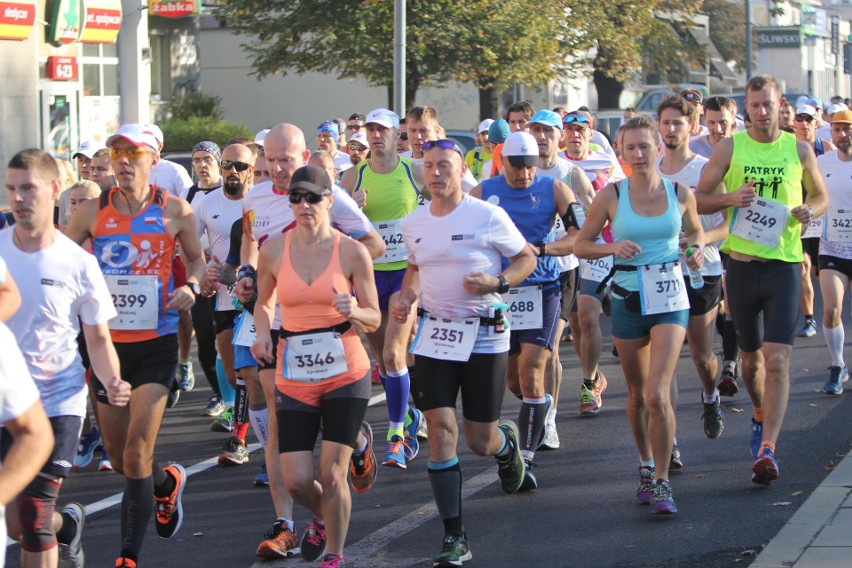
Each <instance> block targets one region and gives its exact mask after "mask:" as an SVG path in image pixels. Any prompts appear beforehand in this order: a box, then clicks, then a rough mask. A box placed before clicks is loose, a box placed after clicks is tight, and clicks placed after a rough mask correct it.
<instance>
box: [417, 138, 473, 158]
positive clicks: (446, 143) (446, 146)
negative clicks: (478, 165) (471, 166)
mask: <svg viewBox="0 0 852 568" xmlns="http://www.w3.org/2000/svg"><path fill="white" fill-rule="evenodd" d="M435 146H437V147H438V148H440V149H441V150H452V151H454V152H458V154H459V156H462V153H461V150H459V148H458V146H456V143H455V142H453V141H452V140H447V139H446V138H444V139H443V140H427V141H426V142H424V143H423V151H424V152H427V151H429V150H431V149H432V148H434V147H435ZM462 158H464V156H462Z"/></svg>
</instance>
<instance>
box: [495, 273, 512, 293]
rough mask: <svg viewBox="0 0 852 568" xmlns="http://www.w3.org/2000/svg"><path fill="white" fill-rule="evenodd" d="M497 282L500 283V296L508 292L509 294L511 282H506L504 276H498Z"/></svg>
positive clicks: (498, 289) (498, 290) (498, 288)
mask: <svg viewBox="0 0 852 568" xmlns="http://www.w3.org/2000/svg"><path fill="white" fill-rule="evenodd" d="M497 280H499V281H500V285H499V286H497V293H498V294H505V293H506V292H508V291H509V288H510V286H509V281H508V280H506V277H505V276H503V275H502V274H498V275H497Z"/></svg>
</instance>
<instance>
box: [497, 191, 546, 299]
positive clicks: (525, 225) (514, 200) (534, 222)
mask: <svg viewBox="0 0 852 568" xmlns="http://www.w3.org/2000/svg"><path fill="white" fill-rule="evenodd" d="M482 199H484V200H485V201H487V202H488V203H492V204H494V205H497V206H498V207H502V208H503V210H505V211H506V213H508V214H509V218H510V219H512V222H513V223H515V226H516V227H517V228H518V230H519V231H520V232H521V234H522V235H523V236H524V239H525V240H526V241H527V242H528V243H533V244H535V243H541V242H544V243H549V242H553V240H554V235H553V232H552V229H553V226H554V224H555V221H556V203H555V201H554V200H553V178H551V177H547V176H540V175H536V176H535V178H534V179H533V181H532V184H530V186H529V187H528V188H526V189H515V188H513V187H509V184H508V183H506V178H505V177H503V176H502V175H501V176H498V177H495V178H489V179H487V180H485V181H483V182H482ZM508 264H509V263H508V261H507V260H506V259H503V268H504V269H505V268H506V266H508ZM558 280H559V266H558V264H557V257H555V256H539V257H538V264H537V265H536V268H535V270H534V271H533V273H532V274H530V275H529V277H528V278H527V279H526V280H524V281H523V282H521V283H520V284H518V286H532V285H534V284H540V285H542V286H548V285H554V286H555V285H558V282H557V281H558Z"/></svg>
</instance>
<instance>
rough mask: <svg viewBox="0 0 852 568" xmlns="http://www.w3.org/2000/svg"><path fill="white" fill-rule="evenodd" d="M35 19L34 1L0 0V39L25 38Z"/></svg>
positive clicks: (28, 35) (28, 34)
mask: <svg viewBox="0 0 852 568" xmlns="http://www.w3.org/2000/svg"><path fill="white" fill-rule="evenodd" d="M35 19H36V6H35V1H28V0H18V1H16V2H0V39H12V40H25V39H27V38H28V37H30V32H32V30H33V26H34V25H35Z"/></svg>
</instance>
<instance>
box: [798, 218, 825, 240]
mask: <svg viewBox="0 0 852 568" xmlns="http://www.w3.org/2000/svg"><path fill="white" fill-rule="evenodd" d="M823 228H825V215H820V216H819V217H817V218H816V219H812V220H811V222H810V223H808V226H807V227H805V230H804V231H803V232H802V238H803V239H818V238H820V237H821V236H822V230H823Z"/></svg>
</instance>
